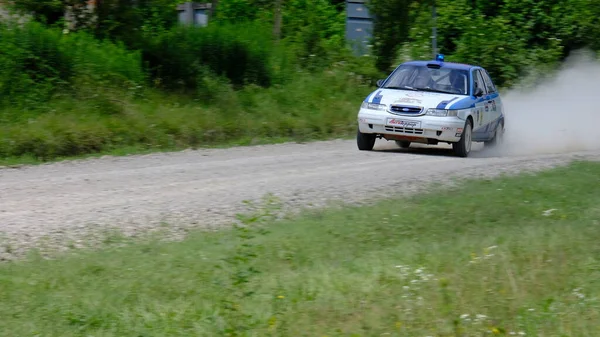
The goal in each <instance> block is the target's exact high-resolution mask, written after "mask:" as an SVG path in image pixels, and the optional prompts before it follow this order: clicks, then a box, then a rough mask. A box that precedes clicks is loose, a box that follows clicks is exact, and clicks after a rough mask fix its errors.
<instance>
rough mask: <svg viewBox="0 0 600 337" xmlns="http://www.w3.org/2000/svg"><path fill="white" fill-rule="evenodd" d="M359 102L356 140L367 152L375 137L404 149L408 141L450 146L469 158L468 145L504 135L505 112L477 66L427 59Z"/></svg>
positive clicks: (392, 76)
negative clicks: (391, 141)
mask: <svg viewBox="0 0 600 337" xmlns="http://www.w3.org/2000/svg"><path fill="white" fill-rule="evenodd" d="M377 87H378V89H376V90H375V91H373V92H372V93H371V94H370V95H369V96H367V97H366V98H365V100H364V101H363V102H362V104H361V107H360V110H359V112H358V132H357V136H356V141H357V145H358V148H359V150H363V151H365V150H366V151H370V150H372V149H373V147H374V145H375V140H376V139H377V138H380V139H381V138H384V139H386V140H388V141H390V140H393V141H396V143H397V144H398V145H399V146H400V147H402V148H408V147H409V146H410V144H411V143H422V144H431V145H436V144H438V143H440V142H442V143H448V144H452V148H453V150H454V153H455V154H456V155H457V156H460V157H467V156H468V155H469V153H470V152H471V144H472V142H484V143H485V144H487V145H494V144H497V143H498V142H499V141H501V139H502V136H503V133H504V108H503V104H502V100H501V98H500V93H499V92H498V90H497V89H496V86H495V85H494V82H493V81H492V79H491V77H490V75H489V74H488V72H487V71H486V70H485V69H484V68H482V67H480V66H476V65H470V64H460V63H451V62H445V61H444V56H443V55H442V54H439V55H437V56H436V58H435V60H431V61H410V62H405V63H402V64H400V65H399V66H398V67H397V68H396V69H395V70H394V71H392V73H391V74H390V75H389V76H388V77H387V78H386V79H384V80H379V81H377Z"/></svg>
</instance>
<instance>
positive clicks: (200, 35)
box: [143, 24, 274, 90]
mask: <svg viewBox="0 0 600 337" xmlns="http://www.w3.org/2000/svg"><path fill="white" fill-rule="evenodd" d="M272 48H274V45H273V42H272V41H271V35H270V33H269V31H268V30H266V29H263V28H262V27H261V26H260V25H257V24H243V25H231V24H221V25H218V26H217V25H212V26H209V27H204V28H198V27H176V28H174V29H172V30H171V31H169V32H167V33H165V34H162V35H160V36H159V37H158V38H156V40H155V41H147V43H146V46H145V47H144V50H143V55H144V60H145V61H146V62H147V66H148V67H149V70H150V73H151V74H152V76H153V77H154V78H155V82H157V83H159V84H160V85H162V86H163V87H165V88H168V89H185V90H196V89H197V87H198V83H199V77H202V76H205V75H206V72H207V71H209V72H211V73H213V74H216V75H217V76H222V77H226V78H227V79H229V81H231V83H232V84H233V85H235V86H243V85H245V84H249V83H252V84H257V85H260V86H263V87H267V86H269V85H271V83H272V79H273V75H274V74H273V68H272V67H271V62H272V60H273V55H274V52H273V50H272Z"/></svg>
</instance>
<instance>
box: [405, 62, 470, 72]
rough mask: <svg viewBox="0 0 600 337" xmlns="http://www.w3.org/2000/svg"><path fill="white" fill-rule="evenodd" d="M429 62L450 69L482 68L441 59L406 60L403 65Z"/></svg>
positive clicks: (422, 64) (421, 64)
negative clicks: (441, 60)
mask: <svg viewBox="0 0 600 337" xmlns="http://www.w3.org/2000/svg"><path fill="white" fill-rule="evenodd" d="M428 64H436V65H439V66H440V67H441V68H448V69H459V70H471V69H473V68H481V67H479V66H476V65H472V64H464V63H454V62H440V61H434V60H431V61H408V62H404V63H402V64H401V65H413V66H427V65H428Z"/></svg>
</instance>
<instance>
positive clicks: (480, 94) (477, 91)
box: [475, 88, 483, 97]
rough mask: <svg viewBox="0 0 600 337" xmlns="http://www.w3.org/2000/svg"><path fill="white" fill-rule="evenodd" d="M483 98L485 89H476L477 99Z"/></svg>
mask: <svg viewBox="0 0 600 337" xmlns="http://www.w3.org/2000/svg"><path fill="white" fill-rule="evenodd" d="M481 96H483V89H481V88H477V89H475V97H481Z"/></svg>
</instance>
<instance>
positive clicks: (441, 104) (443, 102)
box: [436, 97, 458, 109]
mask: <svg viewBox="0 0 600 337" xmlns="http://www.w3.org/2000/svg"><path fill="white" fill-rule="evenodd" d="M456 99H458V97H454V98H453V99H451V100H449V101H448V100H446V101H441V102H440V104H438V106H437V107H436V109H443V108H445V107H446V105H448V104H450V103H452V101H455V100H456Z"/></svg>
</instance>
